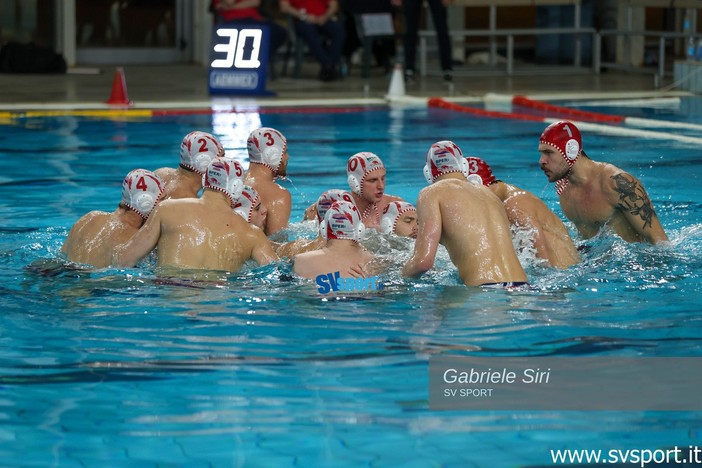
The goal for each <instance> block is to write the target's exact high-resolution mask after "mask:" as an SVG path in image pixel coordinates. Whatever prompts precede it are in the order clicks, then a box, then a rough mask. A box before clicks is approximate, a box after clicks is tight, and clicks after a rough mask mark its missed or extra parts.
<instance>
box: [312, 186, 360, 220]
mask: <svg viewBox="0 0 702 468" xmlns="http://www.w3.org/2000/svg"><path fill="white" fill-rule="evenodd" d="M336 201H346V202H349V203H352V204H354V205H355V204H356V203H355V202H354V201H353V196H351V193H350V192H348V191H346V190H340V189H331V190H327V191H326V192H324V193H323V194H321V195H320V196H319V198H318V199H317V221H318V222H319V223H320V224H321V222H322V221H323V220H324V215H326V214H327V211H329V208H331V206H332V204H333V203H334V202H336Z"/></svg>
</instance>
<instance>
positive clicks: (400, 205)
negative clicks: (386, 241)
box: [380, 201, 417, 234]
mask: <svg viewBox="0 0 702 468" xmlns="http://www.w3.org/2000/svg"><path fill="white" fill-rule="evenodd" d="M410 211H414V212H416V211H417V209H416V208H415V207H414V205H412V204H411V203H407V202H406V201H394V202H391V203H389V204H388V206H386V207H385V209H384V210H383V217H382V218H381V219H380V230H381V232H382V233H383V234H390V233H393V232H395V228H396V227H397V221H398V220H399V219H400V217H401V216H402V215H403V214H405V213H407V212H410Z"/></svg>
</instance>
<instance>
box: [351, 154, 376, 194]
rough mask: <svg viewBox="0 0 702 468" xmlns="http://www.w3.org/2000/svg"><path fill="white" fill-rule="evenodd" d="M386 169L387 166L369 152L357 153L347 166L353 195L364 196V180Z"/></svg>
mask: <svg viewBox="0 0 702 468" xmlns="http://www.w3.org/2000/svg"><path fill="white" fill-rule="evenodd" d="M378 169H385V165H384V164H383V161H381V159H380V158H379V157H378V156H377V155H375V154H373V153H369V152H367V151H364V152H361V153H356V154H354V155H353V156H351V157H350V158H349V162H348V163H347V164H346V176H347V177H348V182H349V187H350V188H351V191H352V192H353V193H357V194H359V195H363V193H362V188H363V179H365V178H366V176H367V175H368V174H370V173H371V172H373V171H375V170H378Z"/></svg>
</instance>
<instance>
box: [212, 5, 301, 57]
mask: <svg viewBox="0 0 702 468" xmlns="http://www.w3.org/2000/svg"><path fill="white" fill-rule="evenodd" d="M260 7H261V0H212V11H213V12H214V14H215V18H216V19H217V23H218V24H222V25H226V24H227V23H233V22H235V23H241V24H250V25H252V26H260V25H263V26H268V31H269V34H270V51H269V54H270V56H273V54H275V53H276V52H277V51H278V49H280V47H281V46H282V45H283V44H285V42H286V41H287V40H288V32H287V30H286V29H285V28H284V27H283V26H281V25H280V24H278V23H276V22H275V21H273V20H272V19H270V18H265V17H264V16H263V15H262V14H261V11H260Z"/></svg>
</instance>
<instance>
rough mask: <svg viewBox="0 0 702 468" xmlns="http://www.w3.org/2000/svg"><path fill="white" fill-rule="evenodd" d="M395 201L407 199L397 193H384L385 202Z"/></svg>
mask: <svg viewBox="0 0 702 468" xmlns="http://www.w3.org/2000/svg"><path fill="white" fill-rule="evenodd" d="M394 201H405V200H404V199H403V198H402V197H398V196H397V195H388V194H385V195H383V203H384V204H386V205H388V204H390V203H392V202H394Z"/></svg>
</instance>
